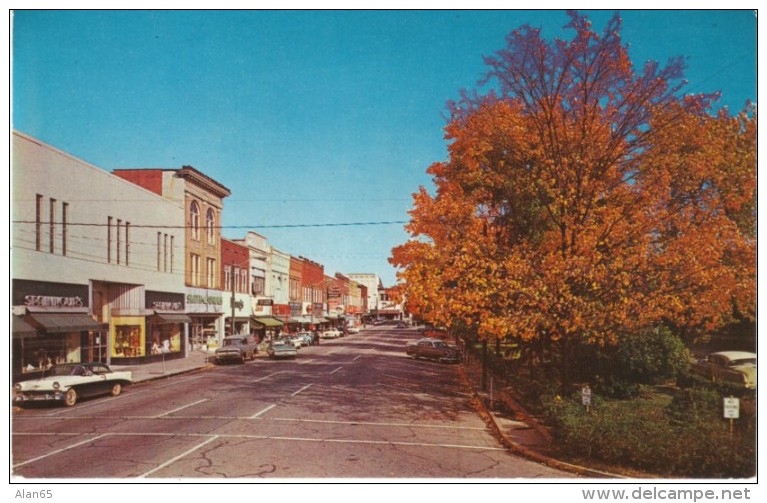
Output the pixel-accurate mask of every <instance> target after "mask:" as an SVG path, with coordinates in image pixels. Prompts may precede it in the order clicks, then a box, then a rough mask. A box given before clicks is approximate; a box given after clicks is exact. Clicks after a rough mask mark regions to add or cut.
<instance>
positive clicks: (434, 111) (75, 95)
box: [12, 10, 757, 286]
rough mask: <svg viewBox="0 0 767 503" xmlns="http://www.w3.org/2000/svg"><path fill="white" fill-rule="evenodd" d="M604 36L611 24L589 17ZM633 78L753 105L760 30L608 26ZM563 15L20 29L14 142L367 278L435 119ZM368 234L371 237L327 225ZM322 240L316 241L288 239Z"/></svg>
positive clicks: (712, 20) (412, 184) (144, 18)
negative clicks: (174, 178)
mask: <svg viewBox="0 0 767 503" xmlns="http://www.w3.org/2000/svg"><path fill="white" fill-rule="evenodd" d="M587 14H588V15H589V17H590V19H591V20H592V21H593V23H594V27H595V29H596V30H597V31H601V29H602V28H603V27H604V25H605V23H606V21H607V19H608V18H609V17H611V16H612V14H613V11H612V10H610V11H587ZM621 17H622V18H623V21H624V25H623V31H622V37H623V40H624V42H625V43H628V44H630V49H629V51H630V55H631V57H632V59H633V60H634V61H635V63H638V64H641V63H642V62H644V61H645V60H647V59H653V60H658V61H660V62H665V61H666V60H667V58H668V57H670V56H676V55H681V56H685V57H686V58H687V64H688V68H687V71H686V77H687V79H688V80H689V82H690V83H689V86H688V88H687V89H688V91H690V92H710V91H716V90H720V91H722V93H723V95H722V100H721V104H723V105H727V106H729V107H730V108H731V109H732V110H739V109H741V108H742V107H743V105H744V103H745V102H746V100H747V99H751V100H752V101H756V98H757V96H756V28H757V22H756V16H755V14H754V13H753V12H751V11H747V10H742V11H679V10H674V11H644V10H630V11H621ZM567 22H568V18H567V16H566V15H565V13H564V11H560V10H546V11H519V10H507V11H472V10H460V11H19V12H16V13H15V14H14V18H13V115H12V122H13V124H12V125H13V127H14V128H16V129H18V130H19V131H22V132H24V133H27V134H30V135H32V136H35V137H37V138H39V139H41V140H42V141H44V142H46V143H49V144H51V145H53V146H54V147H56V148H59V149H62V150H64V151H66V152H69V153H71V154H72V155H74V156H76V157H79V158H81V159H84V160H85V161H87V162H90V163H92V164H95V165H96V166H99V167H102V168H104V169H106V170H112V169H115V168H126V167H133V168H154V167H162V168H178V167H181V166H182V165H191V166H194V167H195V168H197V169H199V170H201V171H203V172H204V173H206V174H207V175H209V176H211V177H212V178H214V179H216V180H218V181H219V182H221V183H223V184H224V185H226V186H227V187H229V189H231V191H232V195H231V196H230V197H229V198H227V199H226V200H225V202H224V212H223V222H222V224H223V226H224V230H223V233H224V236H225V237H228V238H238V237H242V236H243V235H244V234H245V232H246V230H247V229H249V228H251V229H253V230H255V231H257V232H260V233H261V234H263V235H265V236H266V237H267V238H268V239H269V241H270V243H271V244H272V245H274V246H276V247H278V248H279V249H281V250H282V251H285V252H287V253H290V254H292V255H296V256H299V255H303V256H306V257H308V258H311V259H313V260H315V261H317V262H320V263H322V264H324V265H325V272H326V273H328V274H334V273H335V272H342V273H355V272H372V273H377V274H379V275H380V276H381V277H382V279H383V281H384V284H385V285H386V286H391V285H392V284H394V282H395V273H394V270H393V269H392V268H391V266H390V265H389V264H388V262H387V258H388V257H389V256H390V251H391V248H392V247H393V246H396V245H397V244H400V243H402V242H404V241H405V240H406V239H407V237H408V236H407V234H406V233H405V232H404V229H403V226H402V225H401V224H381V225H373V224H374V223H377V222H393V221H405V220H407V219H408V215H407V210H408V209H409V208H410V207H411V205H412V198H411V194H412V193H414V192H416V191H417V190H418V187H419V186H420V185H424V186H427V187H430V186H431V183H430V178H429V176H427V174H426V169H427V168H428V167H429V165H430V164H432V163H433V162H437V161H441V160H444V159H445V158H446V146H447V145H446V142H445V140H444V131H443V127H444V125H445V122H444V114H445V110H446V109H445V103H446V102H447V101H448V100H450V99H454V98H456V97H457V96H458V93H459V91H460V89H462V88H474V87H476V83H477V81H478V80H479V79H480V78H481V77H482V76H483V75H484V72H485V71H486V67H485V66H484V64H483V62H482V56H483V55H490V54H492V53H493V52H494V51H496V50H498V49H501V48H502V47H503V45H504V37H505V36H506V34H508V33H509V32H510V31H512V30H513V29H515V28H517V27H519V26H521V25H523V24H525V23H530V24H531V25H533V26H539V27H542V28H543V36H544V37H546V38H547V39H552V38H553V37H557V36H558V37H562V38H569V37H570V34H569V33H567V32H564V31H562V27H563V26H564V25H565V24H566V23H567ZM347 223H369V224H370V225H354V226H351V225H331V226H325V224H347ZM308 224H322V225H323V226H321V227H291V226H296V225H308Z"/></svg>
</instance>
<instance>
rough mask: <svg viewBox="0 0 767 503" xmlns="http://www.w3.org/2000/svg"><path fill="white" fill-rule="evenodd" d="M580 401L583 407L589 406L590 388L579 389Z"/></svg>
mask: <svg viewBox="0 0 767 503" xmlns="http://www.w3.org/2000/svg"><path fill="white" fill-rule="evenodd" d="M581 399H582V400H583V405H591V388H589V387H588V386H584V387H583V388H581Z"/></svg>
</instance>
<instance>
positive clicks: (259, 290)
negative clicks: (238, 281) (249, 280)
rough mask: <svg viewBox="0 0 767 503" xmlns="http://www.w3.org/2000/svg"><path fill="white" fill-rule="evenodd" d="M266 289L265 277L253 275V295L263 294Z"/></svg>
mask: <svg viewBox="0 0 767 503" xmlns="http://www.w3.org/2000/svg"><path fill="white" fill-rule="evenodd" d="M264 290H265V289H264V278H261V277H258V276H253V295H263V294H264Z"/></svg>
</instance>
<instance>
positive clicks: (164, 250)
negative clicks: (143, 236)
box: [162, 234, 168, 272]
mask: <svg viewBox="0 0 767 503" xmlns="http://www.w3.org/2000/svg"><path fill="white" fill-rule="evenodd" d="M162 270H163V271H165V272H168V235H167V234H165V235H163V240H162Z"/></svg>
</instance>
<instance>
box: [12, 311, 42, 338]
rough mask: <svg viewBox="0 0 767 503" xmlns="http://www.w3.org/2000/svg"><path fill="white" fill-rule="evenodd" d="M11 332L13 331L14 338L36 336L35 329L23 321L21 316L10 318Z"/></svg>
mask: <svg viewBox="0 0 767 503" xmlns="http://www.w3.org/2000/svg"><path fill="white" fill-rule="evenodd" d="M11 330H12V331H13V335H14V337H24V336H29V335H36V334H37V330H35V327H33V326H32V325H30V324H29V323H27V322H26V321H24V319H23V318H22V317H21V316H17V315H15V314H14V315H13V317H12V318H11Z"/></svg>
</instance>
